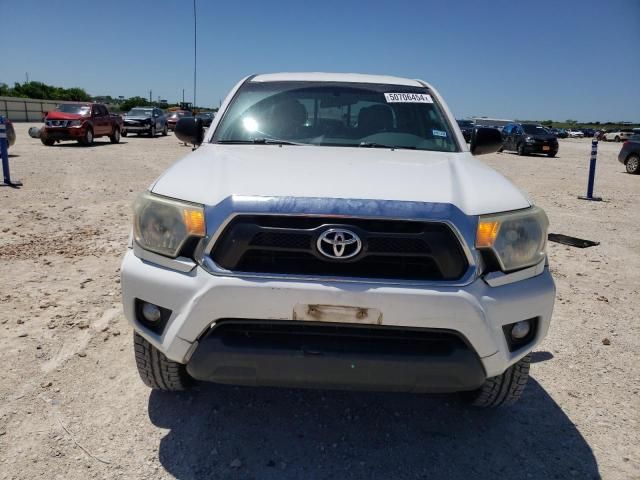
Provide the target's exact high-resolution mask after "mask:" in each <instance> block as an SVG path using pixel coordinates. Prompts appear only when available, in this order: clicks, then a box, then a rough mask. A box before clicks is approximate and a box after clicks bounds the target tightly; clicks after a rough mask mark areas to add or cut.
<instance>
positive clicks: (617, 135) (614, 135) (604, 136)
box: [599, 128, 635, 142]
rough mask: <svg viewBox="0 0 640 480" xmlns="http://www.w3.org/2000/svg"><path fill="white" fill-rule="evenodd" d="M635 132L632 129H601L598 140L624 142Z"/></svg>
mask: <svg viewBox="0 0 640 480" xmlns="http://www.w3.org/2000/svg"><path fill="white" fill-rule="evenodd" d="M634 135H635V134H634V132H633V130H632V129H630V128H629V129H624V130H611V131H606V130H605V131H603V132H602V133H601V137H600V138H599V140H603V141H605V142H624V141H625V140H630V139H631V137H633V136H634Z"/></svg>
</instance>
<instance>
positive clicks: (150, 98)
mask: <svg viewBox="0 0 640 480" xmlns="http://www.w3.org/2000/svg"><path fill="white" fill-rule="evenodd" d="M151 93H152V91H151V90H149V103H153V97H152V96H151Z"/></svg>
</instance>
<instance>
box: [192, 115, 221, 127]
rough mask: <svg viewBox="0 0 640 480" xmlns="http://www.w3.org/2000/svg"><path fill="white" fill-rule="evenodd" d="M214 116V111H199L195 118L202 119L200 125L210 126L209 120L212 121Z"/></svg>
mask: <svg viewBox="0 0 640 480" xmlns="http://www.w3.org/2000/svg"><path fill="white" fill-rule="evenodd" d="M215 117H216V114H215V112H200V113H199V114H198V115H196V118H199V119H200V120H202V125H203V126H205V127H210V126H211V122H213V119H214V118H215Z"/></svg>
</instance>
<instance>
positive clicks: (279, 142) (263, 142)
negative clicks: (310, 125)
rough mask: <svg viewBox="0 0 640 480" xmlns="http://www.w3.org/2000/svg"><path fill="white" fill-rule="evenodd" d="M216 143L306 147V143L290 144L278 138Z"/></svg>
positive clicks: (220, 141)
mask: <svg viewBox="0 0 640 480" xmlns="http://www.w3.org/2000/svg"><path fill="white" fill-rule="evenodd" d="M216 143H226V144H232V145H233V144H236V145H251V144H255V145H305V144H304V143H296V142H290V141H288V140H279V139H276V138H253V139H251V140H218V141H217V142H216Z"/></svg>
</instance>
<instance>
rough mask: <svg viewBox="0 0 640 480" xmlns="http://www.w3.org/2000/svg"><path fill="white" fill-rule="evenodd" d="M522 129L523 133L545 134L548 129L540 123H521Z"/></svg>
mask: <svg viewBox="0 0 640 480" xmlns="http://www.w3.org/2000/svg"><path fill="white" fill-rule="evenodd" d="M522 129H523V130H524V133H528V134H530V135H547V134H548V133H549V131H548V130H547V129H546V128H544V127H542V126H540V125H526V124H525V125H522Z"/></svg>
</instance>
